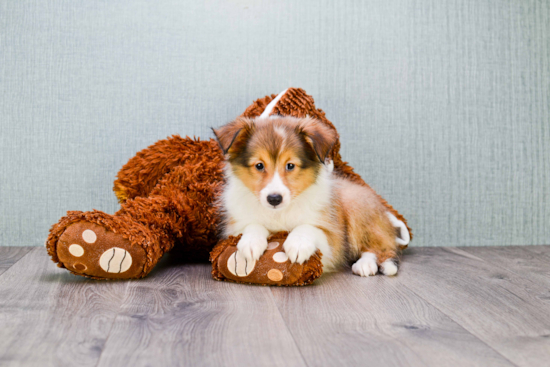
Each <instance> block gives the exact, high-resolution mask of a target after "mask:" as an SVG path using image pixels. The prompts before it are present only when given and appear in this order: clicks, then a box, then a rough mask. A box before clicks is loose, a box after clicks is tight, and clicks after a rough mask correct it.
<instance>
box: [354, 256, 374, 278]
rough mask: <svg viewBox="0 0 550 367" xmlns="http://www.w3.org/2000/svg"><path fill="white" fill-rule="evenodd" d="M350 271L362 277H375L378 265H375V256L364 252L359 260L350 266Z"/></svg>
mask: <svg viewBox="0 0 550 367" xmlns="http://www.w3.org/2000/svg"><path fill="white" fill-rule="evenodd" d="M351 271H352V272H353V274H356V275H359V276H362V277H368V276H369V275H375V274H376V273H377V272H378V265H376V255H375V254H373V253H370V252H364V253H363V255H362V256H361V258H360V259H359V260H357V262H356V263H355V264H353V265H352V267H351Z"/></svg>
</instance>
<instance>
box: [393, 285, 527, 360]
mask: <svg viewBox="0 0 550 367" xmlns="http://www.w3.org/2000/svg"><path fill="white" fill-rule="evenodd" d="M403 286H404V287H405V288H407V289H408V290H409V291H411V292H412V293H413V294H415V295H416V296H417V297H418V298H420V299H422V300H424V301H425V302H426V303H428V304H429V305H431V306H432V307H434V308H435V309H436V310H438V311H439V312H441V313H442V314H443V315H445V316H447V317H448V318H449V319H450V320H451V321H453V322H454V323H455V324H457V325H459V326H460V327H461V328H463V329H464V330H466V331H467V332H468V333H470V334H471V335H472V336H473V337H474V338H476V339H477V340H479V342H480V343H482V344H484V345H486V346H487V347H488V348H489V349H491V350H493V351H494V352H495V353H497V354H498V355H500V356H501V357H502V358H504V359H505V360H506V361H508V362H510V364H511V365H513V366H516V367H519V365H518V364H516V363H514V362H512V361H511V360H510V359H508V358H507V357H506V356H505V355H503V354H502V353H500V352H499V351H498V350H496V349H495V348H494V347H493V346H492V345H489V344H488V343H487V342H486V341H485V340H483V339H481V338H480V337H479V336H478V335H477V334H475V333H474V332H472V331H471V330H470V329H468V328H467V327H466V326H464V325H462V324H461V323H460V322H459V321H457V320H456V319H455V318H454V317H452V316H451V315H449V314H448V313H446V312H445V311H443V310H441V309H440V308H439V307H437V306H436V305H434V304H433V303H432V302H430V301H429V300H427V299H426V298H424V297H422V296H421V295H419V294H418V293H416V292H415V291H414V290H413V289H411V287H409V286H408V285H406V284H403Z"/></svg>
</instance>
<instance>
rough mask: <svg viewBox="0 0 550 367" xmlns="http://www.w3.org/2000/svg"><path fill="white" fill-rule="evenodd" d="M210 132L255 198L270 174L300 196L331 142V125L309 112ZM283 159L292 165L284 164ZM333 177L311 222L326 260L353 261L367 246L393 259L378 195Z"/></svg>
mask: <svg viewBox="0 0 550 367" xmlns="http://www.w3.org/2000/svg"><path fill="white" fill-rule="evenodd" d="M214 132H215V134H216V137H217V138H218V141H219V143H220V146H221V147H222V149H223V150H224V151H226V152H227V159H228V162H229V167H230V169H231V170H232V171H233V174H234V175H235V176H236V177H238V178H239V179H240V181H241V182H243V183H244V185H245V186H247V187H248V188H249V189H250V190H251V191H252V192H253V193H254V194H255V195H256V196H257V197H258V199H260V196H261V194H260V192H261V191H262V189H264V188H265V187H266V185H268V184H269V183H270V182H271V181H272V179H273V176H274V175H275V174H276V173H278V174H279V177H280V178H281V180H282V181H283V184H284V185H285V186H286V187H287V188H288V189H289V191H290V193H291V197H292V198H295V197H297V196H298V195H300V194H301V193H302V192H303V191H304V190H306V189H307V188H309V187H310V186H311V185H313V184H315V182H316V180H317V175H318V173H319V170H320V168H321V166H322V165H323V164H325V163H326V162H325V158H326V157H327V156H328V155H329V154H330V152H331V149H332V147H333V146H334V144H335V142H336V132H335V130H334V129H332V128H330V127H328V126H326V125H325V124H323V123H322V122H321V121H320V120H315V119H312V118H310V117H306V118H295V117H273V118H269V119H245V118H238V119H237V120H235V121H233V122H230V123H229V124H227V125H225V126H222V127H221V128H219V129H217V130H214ZM288 163H293V164H294V165H295V168H294V169H293V170H291V171H288V170H287V169H285V167H286V165H287V164H288ZM258 164H261V165H262V167H263V168H262V169H261V170H259V169H257V168H256V165H258ZM335 176H336V179H335V187H334V189H333V197H332V201H331V202H330V203H329V206H328V207H327V209H326V210H325V212H323V213H322V216H321V219H319V220H320V223H317V224H316V227H318V228H320V229H322V230H323V231H324V233H325V234H326V236H327V240H328V243H329V245H330V246H331V248H332V250H333V251H332V253H333V259H334V261H333V262H331V264H330V265H333V266H335V267H338V265H342V264H344V263H346V262H347V261H349V260H351V261H355V260H357V259H358V258H359V257H360V256H361V253H363V252H367V251H368V252H372V253H374V254H375V255H376V256H377V259H378V262H379V264H381V263H382V262H384V261H385V260H387V259H390V258H392V259H393V258H395V257H396V256H397V252H398V244H397V243H396V241H395V228H394V227H393V225H392V224H391V222H390V220H389V219H388V217H387V215H386V212H387V208H386V207H385V205H384V203H383V202H382V201H381V200H380V197H379V196H378V195H376V193H375V192H374V191H373V190H372V189H371V188H370V187H369V186H368V185H361V184H359V183H358V182H357V181H356V180H353V179H350V178H349V177H346V176H345V175H342V174H341V173H339V172H336V174H335ZM327 195H330V194H327ZM226 220H231V218H226ZM316 221H318V220H316Z"/></svg>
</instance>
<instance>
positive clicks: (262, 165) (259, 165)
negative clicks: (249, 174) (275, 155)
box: [255, 162, 264, 171]
mask: <svg viewBox="0 0 550 367" xmlns="http://www.w3.org/2000/svg"><path fill="white" fill-rule="evenodd" d="M255 167H256V169H257V170H258V171H263V170H264V164H263V163H261V162H260V163H256V166H255Z"/></svg>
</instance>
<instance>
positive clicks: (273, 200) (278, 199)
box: [267, 194, 283, 206]
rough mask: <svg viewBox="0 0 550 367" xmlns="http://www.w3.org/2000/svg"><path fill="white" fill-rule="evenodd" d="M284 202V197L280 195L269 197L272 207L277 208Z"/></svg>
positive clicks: (268, 200)
mask: <svg viewBox="0 0 550 367" xmlns="http://www.w3.org/2000/svg"><path fill="white" fill-rule="evenodd" d="M282 201H283V197H282V196H281V195H279V194H271V195H267V202H268V203H269V204H270V205H273V206H277V205H279V204H280V203H281V202H282Z"/></svg>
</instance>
